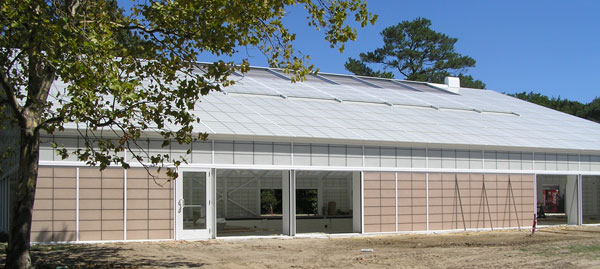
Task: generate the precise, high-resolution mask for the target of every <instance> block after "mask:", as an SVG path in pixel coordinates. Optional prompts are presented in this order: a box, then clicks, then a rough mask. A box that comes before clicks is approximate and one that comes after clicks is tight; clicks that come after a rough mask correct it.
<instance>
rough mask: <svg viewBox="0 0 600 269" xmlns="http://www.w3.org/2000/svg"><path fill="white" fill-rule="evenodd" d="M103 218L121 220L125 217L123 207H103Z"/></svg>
mask: <svg viewBox="0 0 600 269" xmlns="http://www.w3.org/2000/svg"><path fill="white" fill-rule="evenodd" d="M102 219H103V220H120V219H123V210H122V209H103V210H102Z"/></svg>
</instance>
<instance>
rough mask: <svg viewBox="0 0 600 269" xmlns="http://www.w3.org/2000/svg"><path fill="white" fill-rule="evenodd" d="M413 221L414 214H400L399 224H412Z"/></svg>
mask: <svg viewBox="0 0 600 269" xmlns="http://www.w3.org/2000/svg"><path fill="white" fill-rule="evenodd" d="M411 223H412V215H410V214H407V215H400V214H398V224H411Z"/></svg>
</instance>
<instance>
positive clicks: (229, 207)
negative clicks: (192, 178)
mask: <svg viewBox="0 0 600 269" xmlns="http://www.w3.org/2000/svg"><path fill="white" fill-rule="evenodd" d="M282 177H283V173H282V171H276V170H226V169H219V170H217V236H245V235H280V234H282V233H283V232H282V231H283V222H282V205H283V201H282V188H281V186H282Z"/></svg>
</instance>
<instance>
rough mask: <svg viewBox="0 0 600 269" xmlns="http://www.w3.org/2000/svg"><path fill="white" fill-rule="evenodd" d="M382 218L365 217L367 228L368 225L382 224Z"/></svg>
mask: <svg viewBox="0 0 600 269" xmlns="http://www.w3.org/2000/svg"><path fill="white" fill-rule="evenodd" d="M380 223H381V217H380V216H365V226H366V225H367V224H380Z"/></svg>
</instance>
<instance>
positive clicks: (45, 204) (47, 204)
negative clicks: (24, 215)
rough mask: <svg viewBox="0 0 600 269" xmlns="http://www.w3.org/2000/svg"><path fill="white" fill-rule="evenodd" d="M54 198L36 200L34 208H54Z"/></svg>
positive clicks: (35, 209)
mask: <svg viewBox="0 0 600 269" xmlns="http://www.w3.org/2000/svg"><path fill="white" fill-rule="evenodd" d="M52 204H53V203H52V200H49V199H40V200H39V201H35V202H34V204H33V210H34V211H37V210H52Z"/></svg>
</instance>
